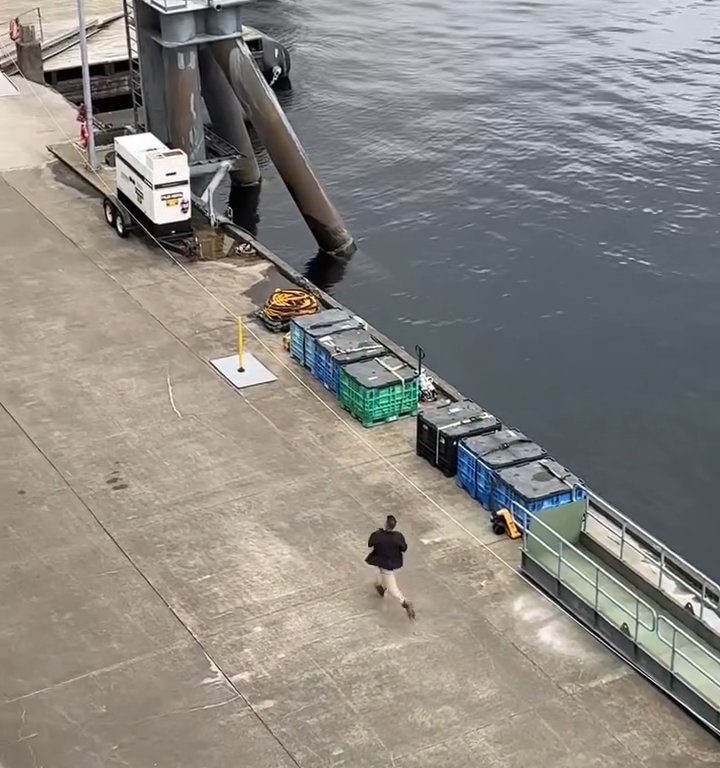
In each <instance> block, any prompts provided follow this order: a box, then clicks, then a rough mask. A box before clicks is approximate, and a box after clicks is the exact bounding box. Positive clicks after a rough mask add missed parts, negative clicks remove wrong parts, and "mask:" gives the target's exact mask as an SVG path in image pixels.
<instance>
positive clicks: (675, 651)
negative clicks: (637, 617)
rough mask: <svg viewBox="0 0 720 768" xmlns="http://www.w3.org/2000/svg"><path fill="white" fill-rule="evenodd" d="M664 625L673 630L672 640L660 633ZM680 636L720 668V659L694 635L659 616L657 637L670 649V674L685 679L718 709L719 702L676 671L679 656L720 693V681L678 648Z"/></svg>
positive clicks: (686, 682)
mask: <svg viewBox="0 0 720 768" xmlns="http://www.w3.org/2000/svg"><path fill="white" fill-rule="evenodd" d="M663 624H667V625H668V627H670V629H671V630H672V633H673V635H672V640H668V639H667V638H666V637H665V636H664V635H663V633H662V632H661V631H660V629H661V627H662V625H663ZM678 634H679V635H682V637H683V638H684V639H685V640H686V641H687V642H688V643H690V644H691V645H693V646H694V647H695V648H697V649H698V650H699V651H701V652H702V653H704V654H705V656H707V657H708V658H709V659H710V660H711V661H714V662H715V663H716V664H717V665H718V666H719V667H720V658H718V657H717V656H716V655H715V654H714V653H712V652H711V651H710V650H709V649H708V648H706V647H705V646H704V645H702V644H701V643H699V642H698V641H697V640H696V639H695V638H694V637H693V636H692V635H689V634H688V633H687V632H685V631H684V630H683V629H681V628H680V627H678V626H677V625H676V624H674V623H673V622H672V621H670V620H669V619H667V618H665V616H662V615H659V616H658V626H657V636H658V638H659V639H660V640H661V641H662V642H663V643H665V645H666V646H667V647H668V648H669V649H670V672H672V674H674V675H677V676H678V677H679V678H681V679H683V681H684V682H685V684H686V685H689V686H690V687H691V688H692V689H693V691H695V693H697V694H698V696H700V697H701V698H702V699H704V700H705V701H707V702H708V704H711V705H712V706H713V707H715V708H717V706H718V704H717V701H713V700H711V699H709V698H708V697H707V696H706V695H705V694H704V693H703V692H702V691H700V690H699V689H698V688H697V687H696V686H695V685H693V683H691V682H690V681H689V680H687V679H685V678H684V676H683V674H682V673H681V672H678V671H677V670H676V669H675V659H676V657H677V656H679V657H680V658H681V659H683V660H684V661H686V662H687V663H688V664H689V665H690V666H691V667H694V668H695V669H696V670H697V671H698V672H699V673H700V674H701V675H702V676H703V677H705V678H706V679H707V680H709V681H710V682H711V683H712V684H713V685H714V686H715V687H716V688H717V689H718V692H720V680H718V679H717V678H715V677H713V676H712V675H711V674H709V673H708V672H706V671H705V670H704V669H703V668H702V667H700V666H699V665H698V664H696V663H695V662H694V661H693V660H692V659H691V658H690V657H689V656H688V655H687V654H686V653H684V652H683V650H682V649H681V648H679V647H678V645H677V636H678Z"/></svg>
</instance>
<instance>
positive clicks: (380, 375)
mask: <svg viewBox="0 0 720 768" xmlns="http://www.w3.org/2000/svg"><path fill="white" fill-rule="evenodd" d="M338 396H339V399H340V404H341V405H342V407H343V408H345V410H347V411H349V412H350V413H351V414H352V415H353V416H354V417H355V418H356V419H357V420H358V421H360V422H362V424H363V426H365V427H372V426H373V425H374V424H380V423H382V422H384V421H394V420H395V419H398V418H400V417H401V416H410V415H413V414H415V413H417V410H418V399H419V380H418V374H417V371H416V370H414V369H413V368H411V367H410V366H409V365H406V364H405V363H403V362H402V361H401V360H399V359H398V358H397V357H395V356H394V355H383V356H382V357H377V358H375V359H373V360H363V361H361V362H357V363H350V364H349V365H346V366H344V367H343V368H341V369H340V391H339V392H338Z"/></svg>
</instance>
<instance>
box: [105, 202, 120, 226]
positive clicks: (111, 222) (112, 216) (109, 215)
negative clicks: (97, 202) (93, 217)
mask: <svg viewBox="0 0 720 768" xmlns="http://www.w3.org/2000/svg"><path fill="white" fill-rule="evenodd" d="M103 212H104V213H105V221H106V222H107V225H108V227H113V228H114V227H115V220H116V219H117V210H116V208H115V205H114V204H113V201H112V200H111V199H110V198H109V197H106V198H104V199H103Z"/></svg>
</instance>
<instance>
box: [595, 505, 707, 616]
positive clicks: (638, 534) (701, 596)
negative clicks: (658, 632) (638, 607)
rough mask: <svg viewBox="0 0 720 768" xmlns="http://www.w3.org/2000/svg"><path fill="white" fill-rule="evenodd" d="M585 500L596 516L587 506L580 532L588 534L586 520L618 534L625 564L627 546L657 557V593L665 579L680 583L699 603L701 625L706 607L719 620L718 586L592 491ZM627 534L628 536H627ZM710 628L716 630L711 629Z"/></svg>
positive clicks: (621, 556) (644, 554)
mask: <svg viewBox="0 0 720 768" xmlns="http://www.w3.org/2000/svg"><path fill="white" fill-rule="evenodd" d="M588 497H589V499H590V500H591V501H592V502H593V504H594V505H595V506H596V507H597V508H598V510H599V512H595V511H593V510H592V508H591V507H590V505H588V509H587V512H586V515H585V518H584V520H583V530H584V531H585V532H586V533H587V532H588V531H587V521H588V519H592V520H594V521H596V522H597V523H599V524H600V525H602V526H603V527H604V528H605V530H607V531H609V532H610V533H613V534H618V533H619V535H620V551H619V559H620V560H622V561H623V562H625V563H627V561H626V560H625V558H624V554H625V547H626V545H627V546H630V547H631V548H632V549H634V550H635V551H636V552H638V553H639V554H641V555H643V556H647V555H648V554H649V553H650V554H654V555H656V556H657V558H658V562H657V563H656V565H657V567H658V581H657V584H656V585H655V586H656V587H657V588H658V589H660V590H662V588H663V578H664V577H665V576H666V575H668V576H669V577H670V578H672V579H673V580H674V581H676V582H679V583H680V584H681V585H682V586H683V587H685V588H686V589H687V590H688V591H689V592H690V593H691V594H693V595H694V596H695V597H696V598H697V599H698V601H699V603H700V611H699V616H698V618H699V619H700V620H701V621H703V617H704V614H705V608H706V607H707V608H708V609H710V610H712V611H713V612H714V614H715V615H716V616H718V602H717V598H720V586H718V585H717V584H716V583H715V582H714V581H713V580H712V579H710V578H708V577H707V576H705V574H703V573H702V572H701V571H699V570H698V569H697V568H695V567H694V566H692V565H690V564H689V563H687V562H686V561H685V560H683V558H682V557H680V555H678V554H676V553H675V552H673V551H672V550H671V549H670V548H669V547H667V546H666V545H664V544H663V543H662V542H660V541H658V539H656V538H655V537H654V536H652V535H651V534H649V533H647V531H645V530H644V529H643V528H641V527H640V526H639V525H637V523H634V522H633V521H632V520H630V519H629V518H627V517H625V516H624V515H623V514H622V513H621V512H619V511H618V510H616V509H615V507H613V506H612V505H610V504H608V502H606V501H604V500H603V499H601V498H600V497H599V496H597V495H596V494H594V493H593V492H591V491H588ZM608 521H609V522H608ZM612 524H615V525H616V526H617V528H619V531H618V530H617V529H615V528H613V526H612ZM628 533H629V534H631V535H630V536H628ZM637 542H639V543H637ZM643 544H645V545H646V547H645V548H643V547H642V545H643ZM653 550H654V551H653ZM668 563H671V564H673V565H675V566H676V567H675V568H674V569H673V570H672V571H669V570H668ZM631 567H632V566H631ZM682 571H687V573H688V575H689V576H690V577H691V578H692V579H693V580H694V581H695V582H696V583H697V584H699V585H700V588H698V587H697V586H696V585H695V584H693V583H691V582H690V581H688V579H686V578H684V577H683V573H682ZM710 595H713V596H715V598H716V600H712V598H711V597H710ZM711 628H712V629H715V628H714V627H711Z"/></svg>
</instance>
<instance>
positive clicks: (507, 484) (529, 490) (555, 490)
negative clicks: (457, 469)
mask: <svg viewBox="0 0 720 768" xmlns="http://www.w3.org/2000/svg"><path fill="white" fill-rule="evenodd" d="M586 497H587V492H586V490H585V488H584V487H583V483H582V481H581V480H580V479H579V478H577V477H576V476H575V475H574V474H572V472H569V471H568V470H567V469H565V467H563V466H562V465H561V464H558V463H557V462H556V461H554V460H553V459H540V460H539V461H533V462H531V463H530V464H522V465H520V466H515V467H508V468H507V469H501V470H499V471H498V473H497V484H496V485H495V489H494V493H493V498H492V502H491V503H492V505H493V508H494V509H509V510H510V511H511V512H512V514H513V516H514V517H515V519H516V520H517V522H518V523H519V524H520V525H521V526H523V527H525V526H526V525H527V519H526V518H527V516H526V514H525V512H526V511H527V512H531V513H533V514H535V513H538V512H540V511H541V510H543V509H548V508H550V507H558V506H560V505H561V504H568V503H569V502H572V501H580V500H581V499H585V498H586Z"/></svg>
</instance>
